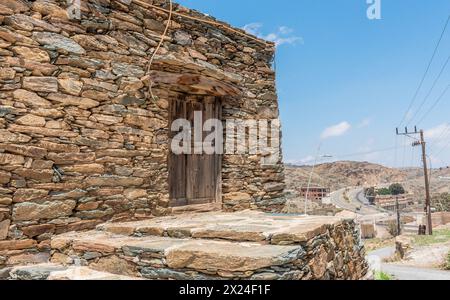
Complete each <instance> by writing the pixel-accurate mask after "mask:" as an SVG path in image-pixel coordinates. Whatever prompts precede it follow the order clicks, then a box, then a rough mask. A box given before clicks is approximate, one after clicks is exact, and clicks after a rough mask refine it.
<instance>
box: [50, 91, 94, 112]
mask: <svg viewBox="0 0 450 300" xmlns="http://www.w3.org/2000/svg"><path fill="white" fill-rule="evenodd" d="M47 99H49V100H52V101H55V102H58V103H60V104H61V105H63V106H78V107H80V108H83V109H89V108H93V107H96V106H98V105H99V104H100V103H99V102H97V101H95V100H92V99H89V98H83V97H75V96H70V95H66V94H50V95H48V97H47Z"/></svg>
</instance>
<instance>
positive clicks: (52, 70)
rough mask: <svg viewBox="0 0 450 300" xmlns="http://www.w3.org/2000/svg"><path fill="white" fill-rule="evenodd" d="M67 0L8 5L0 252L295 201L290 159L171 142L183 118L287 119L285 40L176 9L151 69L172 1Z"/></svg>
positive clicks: (0, 47) (1, 72)
mask: <svg viewBox="0 0 450 300" xmlns="http://www.w3.org/2000/svg"><path fill="white" fill-rule="evenodd" d="M66 3H67V2H66V0H61V1H56V0H54V1H53V0H37V1H25V0H5V1H3V0H2V1H1V3H0V23H1V28H0V104H1V106H0V116H1V118H0V143H1V144H0V182H1V184H2V187H1V189H0V240H1V241H3V242H0V243H1V244H0V248H9V246H8V245H9V244H8V242H4V241H5V240H6V241H11V242H10V243H13V242H12V241H13V240H21V241H22V243H35V242H37V243H38V244H39V245H40V246H42V247H45V241H47V240H48V239H49V238H50V236H51V235H52V234H54V233H61V232H65V231H71V230H74V229H86V228H92V227H94V226H95V225H97V224H98V223H100V222H102V221H106V220H109V219H114V220H126V219H134V218H143V217H149V216H161V215H168V214H171V213H173V212H174V210H182V211H183V210H189V209H190V206H191V205H192V204H196V205H198V204H202V206H201V207H200V208H201V209H202V210H210V209H223V210H228V211H236V210H242V209H249V208H252V209H262V210H277V209H278V208H279V207H280V206H281V205H282V204H283V201H284V198H283V189H284V175H283V165H282V163H281V156H280V158H279V160H278V161H277V162H276V163H275V164H272V165H264V164H261V157H260V156H258V155H226V154H225V155H223V156H220V155H214V156H207V155H197V156H196V155H191V156H173V155H171V154H170V150H169V144H170V127H169V126H170V121H171V119H173V118H177V117H183V116H184V117H188V118H189V116H187V115H188V114H189V113H190V112H191V113H192V111H193V110H200V111H202V110H203V113H204V116H205V117H207V114H208V113H210V114H212V115H213V116H215V117H218V118H220V119H221V120H227V119H240V120H246V119H253V120H260V119H272V120H273V119H277V118H278V104H277V96H276V91H275V74H274V71H273V69H272V67H271V63H272V59H273V55H274V51H275V46H274V44H272V43H269V42H266V41H263V40H259V39H257V38H255V37H252V36H249V35H247V34H245V32H244V31H242V30H239V29H233V28H231V27H230V26H229V25H227V24H225V23H222V22H218V21H216V20H215V19H213V18H211V17H208V16H206V15H203V14H200V13H198V12H195V11H192V10H189V9H186V8H183V7H180V6H178V5H176V4H174V12H175V13H174V14H173V15H172V17H171V21H170V24H169V27H168V32H167V35H166V37H164V42H163V44H162V47H161V48H160V50H159V52H158V53H157V55H156V56H155V57H154V61H153V64H152V65H151V70H150V73H147V66H148V63H149V59H150V56H151V54H152V53H153V51H154V50H155V49H156V47H157V45H158V43H159V42H160V40H161V38H162V34H163V32H164V30H165V27H166V25H167V21H168V18H169V14H168V12H169V11H168V9H169V7H168V1H159V0H154V1H150V0H146V1H131V0H89V1H88V0H82V1H81V10H80V11H81V18H80V19H77V18H76V14H75V15H74V16H75V17H74V16H72V15H71V14H69V13H68V10H67V4H66ZM148 78H150V79H151V80H152V85H153V89H152V93H153V94H154V97H151V96H150V95H149V88H148V85H149V80H148ZM183 110H184V111H183ZM180 113H181V114H183V113H184V115H180ZM177 114H178V115H177ZM202 174H203V175H205V174H206V175H207V176H202ZM202 186H207V187H208V188H207V189H203V190H201V189H202ZM183 187H185V189H184V190H183ZM184 206H186V207H184ZM43 243H44V244H43ZM11 245H13V248H14V244H11Z"/></svg>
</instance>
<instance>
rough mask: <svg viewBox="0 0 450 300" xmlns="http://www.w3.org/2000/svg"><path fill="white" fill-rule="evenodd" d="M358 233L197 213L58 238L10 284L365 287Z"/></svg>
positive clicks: (246, 215)
mask: <svg viewBox="0 0 450 300" xmlns="http://www.w3.org/2000/svg"><path fill="white" fill-rule="evenodd" d="M364 256H365V254H364V249H363V247H362V246H361V245H360V239H359V230H358V229H357V227H356V225H355V223H354V222H353V220H346V219H341V218H336V217H305V216H292V215H274V214H266V213H262V212H255V211H244V212H237V213H223V212H211V213H196V214H186V215H178V216H170V217H161V218H155V219H150V220H144V221H137V222H128V223H106V224H101V225H99V226H98V227H97V228H96V230H92V231H85V232H70V233H65V234H62V235H58V236H55V237H54V238H53V239H52V242H51V259H50V261H49V262H48V263H47V264H41V265H34V266H33V265H30V266H20V267H14V268H12V269H11V270H9V278H10V279H88V280H89V279H105V280H129V279H176V280H191V279H194V280H204V279H251V280H273V279H289V280H300V279H302V280H304V279H362V278H364V276H365V275H366V273H367V264H366V261H365V259H364Z"/></svg>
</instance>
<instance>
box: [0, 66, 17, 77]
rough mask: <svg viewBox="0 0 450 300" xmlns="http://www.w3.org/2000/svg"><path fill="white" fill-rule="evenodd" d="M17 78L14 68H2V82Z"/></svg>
mask: <svg viewBox="0 0 450 300" xmlns="http://www.w3.org/2000/svg"><path fill="white" fill-rule="evenodd" d="M15 76H16V71H15V70H14V69H13V68H4V67H0V80H12V79H14V77H15Z"/></svg>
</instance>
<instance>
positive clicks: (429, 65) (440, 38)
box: [398, 15, 450, 127]
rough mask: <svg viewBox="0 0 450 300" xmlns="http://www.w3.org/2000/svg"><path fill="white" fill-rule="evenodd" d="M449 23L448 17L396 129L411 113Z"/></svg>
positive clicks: (449, 18)
mask: <svg viewBox="0 0 450 300" xmlns="http://www.w3.org/2000/svg"><path fill="white" fill-rule="evenodd" d="M449 22H450V15H449V17H448V19H447V22H446V23H445V26H444V28H443V30H442V33H441V36H440V37H439V41H438V43H437V44H436V47H435V48H434V51H433V55H432V56H431V59H430V61H429V63H428V66H427V69H426V70H425V73H424V74H423V76H422V80H421V81H420V83H419V86H418V87H417V90H416V92H415V93H414V97H413V98H412V100H411V102H410V104H409V107H408V109H407V110H406V112H405V115H404V116H403V119H402V121H401V122H400V124H399V125H398V127H401V125H402V124H403V122H404V121H405V120H406V118H407V117H408V113H409V112H410V111H411V108H412V107H413V105H414V103H415V101H416V99H417V96H418V95H419V92H420V89H421V88H422V86H423V83H424V82H425V78H426V77H427V75H428V72H429V71H430V67H431V64H432V63H433V60H434V57H435V56H436V53H437V50H438V48H439V46H440V45H441V41H442V38H443V37H444V34H445V31H446V30H447V26H448V24H449Z"/></svg>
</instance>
